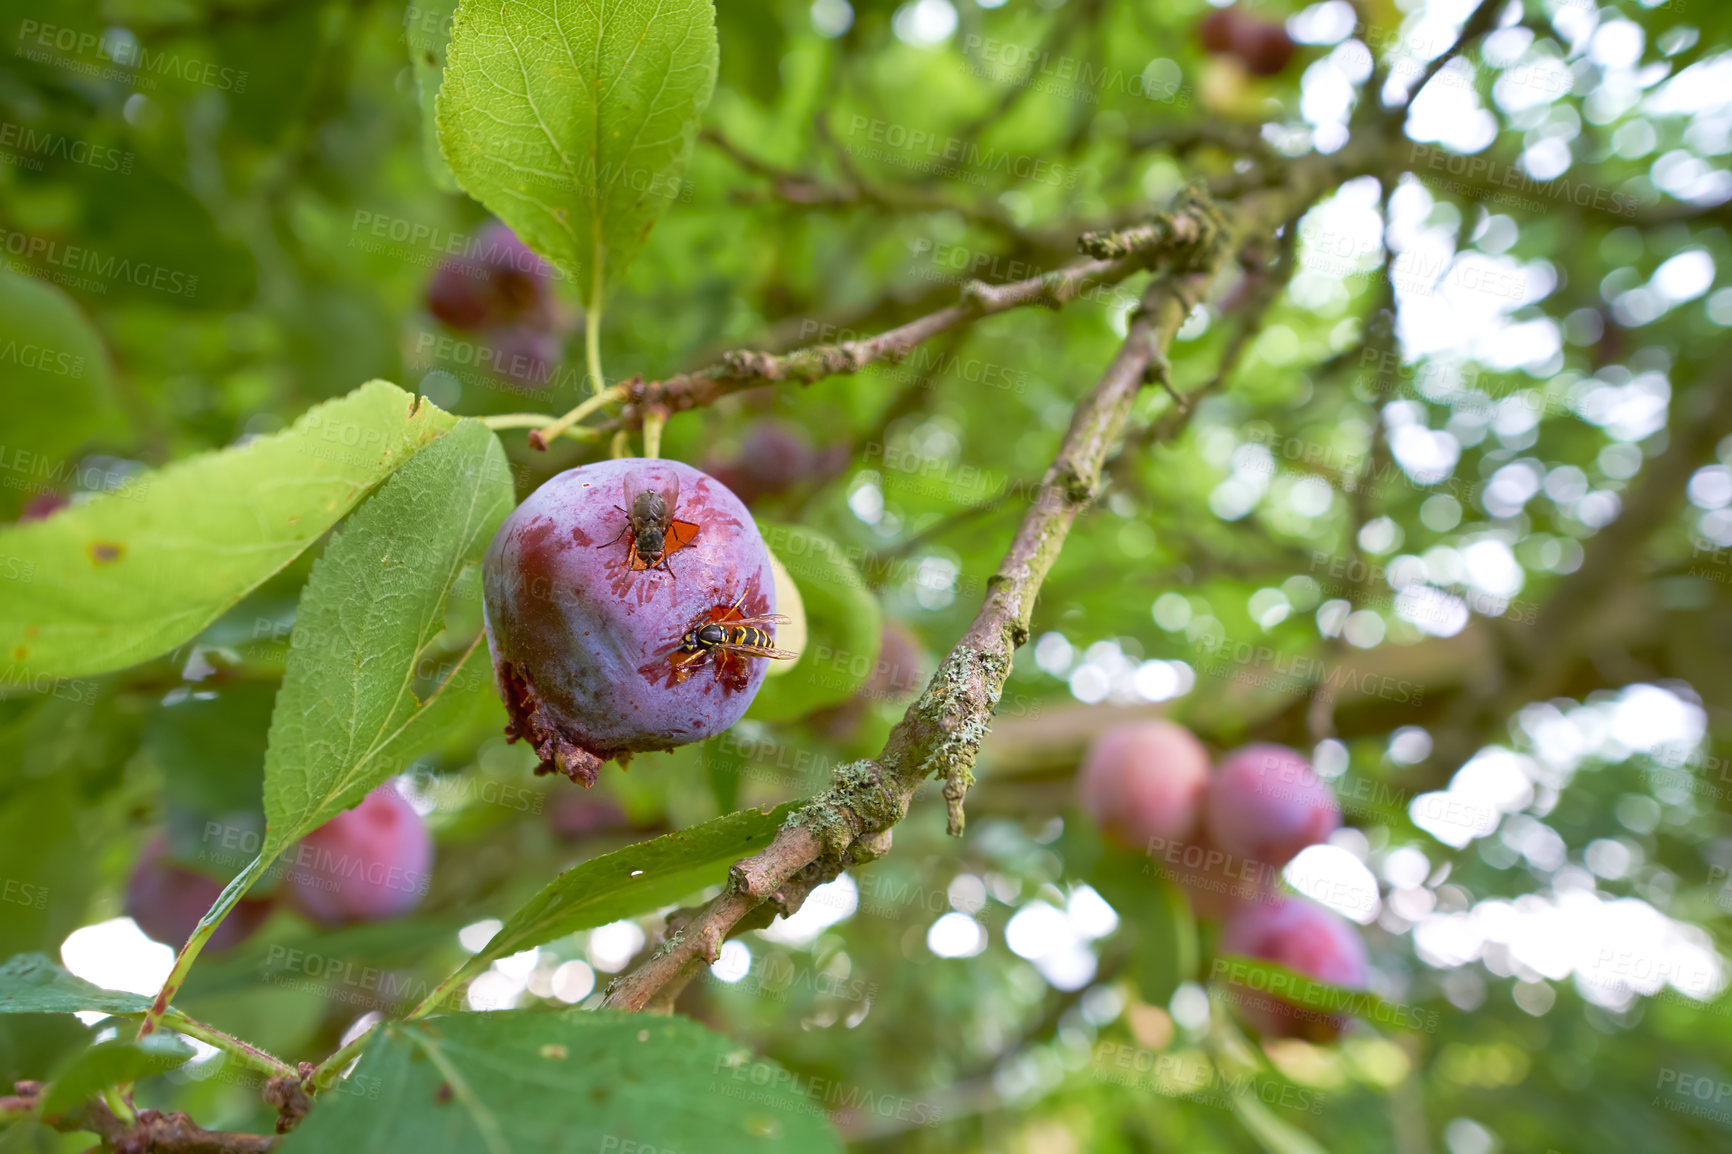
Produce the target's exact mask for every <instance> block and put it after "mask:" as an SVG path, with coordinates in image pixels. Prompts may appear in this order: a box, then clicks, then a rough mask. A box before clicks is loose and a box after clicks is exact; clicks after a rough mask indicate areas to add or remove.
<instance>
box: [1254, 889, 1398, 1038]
mask: <svg viewBox="0 0 1732 1154" xmlns="http://www.w3.org/2000/svg"><path fill="white" fill-rule="evenodd" d="M1220 952H1221V953H1223V954H1243V955H1245V956H1246V957H1250V958H1261V959H1262V960H1264V961H1268V962H1275V963H1276V964H1278V965H1282V966H1286V967H1287V968H1288V969H1290V970H1295V971H1297V972H1298V973H1301V974H1304V975H1305V976H1307V977H1310V978H1315V979H1317V980H1318V981H1320V982H1328V983H1329V984H1330V985H1333V986H1343V987H1345V988H1347V989H1351V990H1363V989H1365V988H1366V986H1367V985H1369V984H1370V978H1371V970H1370V964H1369V963H1368V962H1367V961H1366V957H1365V942H1364V941H1363V940H1362V939H1361V938H1360V936H1359V931H1358V930H1357V929H1355V928H1354V927H1353V926H1352V925H1350V924H1349V923H1348V922H1347V921H1346V920H1345V919H1343V918H1341V917H1339V916H1337V915H1336V914H1333V913H1331V912H1329V911H1328V910H1326V909H1324V908H1323V907H1321V906H1317V905H1313V904H1312V903H1311V902H1308V901H1305V900H1304V899H1302V898H1280V899H1277V900H1274V901H1271V902H1260V903H1256V904H1252V905H1247V906H1244V907H1242V908H1241V909H1240V910H1239V911H1238V912H1237V913H1235V914H1234V915H1233V916H1232V918H1230V919H1229V920H1228V922H1227V925H1226V927H1225V928H1224V929H1223V930H1222V931H1221V942H1220ZM1227 973H1228V974H1229V978H1230V976H1231V973H1232V971H1231V963H1229V964H1228V970H1227ZM1229 988H1230V990H1231V994H1232V998H1233V1001H1234V1003H1235V1004H1236V1005H1237V1006H1238V1007H1239V1010H1240V1015H1241V1016H1242V1017H1243V1018H1244V1019H1245V1021H1246V1022H1247V1023H1248V1024H1250V1025H1251V1026H1252V1027H1254V1028H1255V1029H1256V1030H1257V1032H1258V1033H1260V1034H1262V1035H1263V1036H1264V1037H1265V1038H1304V1039H1306V1040H1307V1041H1312V1042H1327V1041H1330V1040H1332V1039H1334V1038H1335V1037H1337V1036H1338V1035H1340V1033H1341V1031H1342V1029H1343V1028H1344V1027H1345V1026H1346V1024H1347V1019H1346V1018H1345V1017H1344V1016H1343V1015H1340V1014H1327V1013H1323V1012H1322V1011H1320V1010H1318V1009H1315V1008H1308V1007H1307V1006H1305V1005H1304V1004H1302V1003H1303V999H1301V1004H1295V1003H1294V1002H1292V1001H1289V1000H1287V999H1285V998H1281V997H1278V996H1276V995H1275V994H1274V993H1273V992H1271V991H1269V990H1268V989H1264V990H1257V989H1254V988H1252V987H1251V986H1249V985H1246V984H1243V983H1237V982H1230V986H1229Z"/></svg>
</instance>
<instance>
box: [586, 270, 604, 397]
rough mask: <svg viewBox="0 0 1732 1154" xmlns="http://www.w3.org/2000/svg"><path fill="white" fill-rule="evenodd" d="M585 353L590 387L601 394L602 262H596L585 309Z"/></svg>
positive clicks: (602, 378)
mask: <svg viewBox="0 0 1732 1154" xmlns="http://www.w3.org/2000/svg"><path fill="white" fill-rule="evenodd" d="M583 355H584V359H585V361H587V362H588V364H589V387H590V388H591V389H593V390H594V391H595V392H596V393H597V394H600V392H601V391H602V389H603V388H604V387H605V386H604V385H603V384H602V382H603V381H604V380H605V379H606V378H604V377H603V376H602V375H601V262H600V261H599V260H598V261H596V262H595V279H594V282H593V283H592V284H591V285H590V290H589V307H588V308H586V309H584V310H583Z"/></svg>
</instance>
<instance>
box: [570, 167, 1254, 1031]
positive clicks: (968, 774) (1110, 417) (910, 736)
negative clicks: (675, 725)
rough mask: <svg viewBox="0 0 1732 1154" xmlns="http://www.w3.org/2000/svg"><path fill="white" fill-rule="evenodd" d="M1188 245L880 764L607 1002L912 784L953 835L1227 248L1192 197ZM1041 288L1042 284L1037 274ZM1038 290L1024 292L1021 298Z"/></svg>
mask: <svg viewBox="0 0 1732 1154" xmlns="http://www.w3.org/2000/svg"><path fill="white" fill-rule="evenodd" d="M1179 211H1182V212H1186V213H1195V214H1197V215H1198V216H1199V218H1200V219H1199V220H1198V221H1197V222H1196V224H1197V228H1196V232H1195V235H1197V236H1198V237H1201V238H1207V241H1208V244H1207V248H1208V251H1206V252H1204V251H1201V250H1199V251H1198V252H1195V253H1192V254H1187V259H1185V260H1183V261H1182V262H1180V263H1182V265H1183V270H1182V271H1175V272H1172V273H1170V274H1168V275H1165V276H1162V277H1159V278H1157V279H1156V280H1155V281H1154V282H1152V283H1151V284H1150V285H1149V288H1148V290H1147V291H1146V292H1145V293H1144V295H1143V300H1142V305H1141V307H1140V308H1139V309H1138V311H1137V313H1136V315H1135V317H1134V318H1133V320H1132V321H1131V325H1130V330H1129V332H1128V334H1127V335H1126V337H1125V341H1124V344H1123V345H1122V346H1121V347H1120V349H1119V351H1118V354H1117V355H1116V356H1115V357H1114V358H1113V360H1112V363H1111V364H1110V365H1108V366H1107V369H1106V372H1105V373H1104V374H1103V375H1102V376H1101V379H1100V381H1099V382H1098V383H1097V384H1096V385H1095V387H1094V388H1093V390H1092V391H1090V393H1089V394H1088V395H1087V396H1086V397H1085V398H1084V399H1083V400H1082V401H1081V402H1080V403H1079V404H1078V405H1077V409H1076V412H1075V413H1074V414H1073V416H1072V418H1071V423H1070V428H1069V429H1068V430H1067V431H1066V432H1065V436H1064V440H1063V442H1062V443H1061V444H1060V446H1059V450H1058V455H1057V456H1056V457H1055V458H1054V460H1053V462H1052V464H1051V466H1050V467H1049V468H1048V469H1047V471H1046V475H1045V477H1044V478H1043V479H1042V483H1041V488H1040V490H1039V493H1038V496H1037V498H1036V500H1035V501H1034V503H1033V505H1032V506H1031V507H1030V508H1029V510H1028V512H1027V513H1026V514H1025V515H1024V517H1023V521H1022V525H1021V527H1020V528H1019V529H1018V531H1017V534H1016V537H1015V539H1014V540H1013V541H1012V543H1011V547H1010V550H1009V552H1008V553H1007V554H1006V555H1005V557H1004V560H1003V561H1002V562H1001V563H1000V565H999V568H998V573H997V575H995V576H994V577H993V578H992V580H991V581H990V582H988V587H987V595H986V599H985V601H984V603H983V604H982V605H981V607H980V610H979V612H978V613H977V614H976V615H975V618H974V622H973V624H971V625H970V626H969V628H968V630H967V632H965V633H964V634H963V636H962V639H961V640H960V641H958V642H957V644H956V646H955V647H954V648H953V649H952V650H951V651H950V653H949V654H948V655H947V656H946V657H945V659H944V661H943V663H942V664H941V665H940V666H939V669H938V672H937V674H936V675H935V676H934V677H933V679H932V682H931V683H930V684H929V685H928V686H927V688H926V691H925V693H923V694H922V695H921V697H920V699H919V700H918V701H917V702H915V703H914V705H913V706H911V707H910V708H909V710H908V712H907V714H906V715H905V716H904V717H903V719H902V720H901V722H899V723H898V724H897V726H896V728H895V729H893V730H892V731H891V733H890V737H889V740H888V741H887V742H886V743H885V746H884V749H883V751H882V752H881V753H880V754H879V755H878V757H877V758H876V759H869V760H864V761H858V762H854V763H852V764H849V765H845V766H842V767H840V768H838V769H837V770H836V773H835V778H834V784H833V785H832V786H831V787H830V788H829V789H828V790H826V791H825V792H824V793H822V794H820V795H818V796H817V797H816V798H814V799H813V800H812V801H810V802H808V803H807V804H806V805H805V806H803V807H801V809H800V810H798V811H797V812H796V813H795V814H794V815H793V816H792V817H791V818H790V819H789V821H788V822H787V823H786V824H785V825H783V827H782V828H781V829H780V830H779V831H778V832H777V834H776V837H775V839H774V840H772V841H771V843H770V844H769V845H768V846H766V847H765V848H764V849H763V850H761V851H760V852H759V853H757V854H755V855H753V856H752V857H749V858H746V859H744V860H742V861H739V862H736V863H735V864H734V867H733V869H732V870H731V871H730V877H729V881H728V885H727V887H726V888H725V889H724V890H723V891H722V892H721V893H720V894H718V895H717V896H716V897H715V898H714V899H712V900H711V901H710V902H709V904H708V905H706V906H704V907H703V908H702V909H701V910H699V911H697V912H696V913H695V914H693V915H692V916H691V917H689V918H686V919H682V921H681V923H680V924H679V925H678V927H677V928H673V929H672V932H671V933H670V934H669V936H668V938H667V940H666V941H664V942H663V944H662V945H661V947H660V948H658V949H657V950H656V951H655V952H654V953H652V954H651V955H650V956H649V957H648V958H646V959H645V960H644V961H643V962H642V963H640V964H639V965H638V966H636V967H635V968H633V969H632V970H630V971H628V972H627V973H625V974H624V975H622V976H621V977H619V978H617V979H615V981H614V982H613V983H612V984H611V985H610V986H609V987H608V990H607V994H606V997H605V999H604V1002H603V1004H604V1005H606V1006H611V1007H615V1008H621V1009H627V1010H641V1009H643V1008H644V1007H645V1006H647V1005H649V1004H651V1002H652V1001H654V1002H656V1003H657V1004H665V1003H666V1002H667V1001H668V1000H669V999H668V998H667V997H666V996H665V995H664V994H663V993H662V991H663V990H664V988H665V987H668V986H669V985H675V984H679V983H683V982H684V981H686V980H689V978H690V976H691V975H692V974H694V973H696V972H697V971H698V969H700V968H701V966H702V963H703V962H705V961H710V962H713V961H714V960H715V959H716V958H717V957H718V956H719V955H720V952H721V946H722V942H723V941H724V940H725V939H726V938H727V936H728V935H729V933H731V932H733V931H734V930H735V929H736V927H738V926H739V925H740V923H741V921H742V919H743V918H745V917H746V916H747V915H748V914H751V913H753V912H754V911H755V910H757V909H758V908H759V907H760V906H761V905H763V904H764V903H766V902H770V903H774V908H775V909H777V910H780V911H781V912H784V913H790V914H791V913H793V912H795V911H796V910H798V908H799V905H800V903H801V902H802V901H804V899H805V895H806V894H807V893H809V892H810V890H811V888H812V886H813V885H815V884H817V883H818V882H820V881H825V880H828V879H830V878H833V877H835V876H836V874H838V873H839V872H841V870H842V869H843V868H845V867H846V866H847V865H850V864H856V863H859V862H860V861H862V860H870V859H872V858H875V857H877V856H879V855H881V854H882V853H884V852H885V851H886V850H887V849H888V848H889V842H890V836H889V831H890V827H891V826H893V825H895V824H896V823H897V822H898V821H900V820H901V819H902V817H903V816H904V815H905V814H906V813H907V812H908V806H909V803H910V801H911V800H912V798H913V796H914V792H915V790H916V789H918V788H919V787H920V785H921V783H922V782H924V781H925V780H926V779H927V778H929V777H934V776H941V777H943V778H944V781H945V785H944V797H945V802H946V806H947V808H948V810H949V814H950V831H951V832H952V833H953V834H958V833H960V832H961V830H962V824H963V819H962V800H963V798H964V797H965V796H966V794H967V791H968V787H969V785H970V784H971V783H972V781H973V774H972V766H973V763H974V759H975V756H976V754H977V753H978V752H979V748H980V742H981V739H982V738H983V737H984V736H985V734H986V730H987V725H988V722H989V721H990V720H991V718H992V714H993V710H994V708H995V707H996V705H997V703H998V698H999V695H1000V694H1001V693H1002V691H1003V688H1004V682H1005V678H1006V677H1008V676H1009V674H1010V665H1011V655H1012V653H1013V652H1014V651H1015V649H1016V648H1017V646H1019V645H1021V644H1022V643H1023V642H1024V641H1026V640H1027V639H1028V635H1029V618H1030V616H1031V615H1032V614H1033V612H1034V601H1035V597H1036V596H1037V595H1038V593H1039V592H1040V587H1041V583H1042V581H1044V580H1045V578H1046V575H1047V573H1048V571H1049V570H1050V569H1051V568H1052V565H1053V562H1054V561H1055V560H1056V559H1057V557H1058V553H1059V549H1060V548H1061V547H1062V545H1063V544H1064V540H1065V536H1066V534H1067V533H1068V532H1069V530H1070V527H1071V525H1072V524H1073V523H1074V522H1075V520H1076V518H1077V515H1078V514H1079V513H1080V512H1081V511H1082V509H1083V508H1084V507H1085V506H1087V504H1088V503H1089V502H1090V501H1091V500H1092V499H1093V498H1094V496H1095V494H1096V492H1097V491H1098V489H1099V487H1100V483H1101V469H1102V466H1103V465H1104V463H1105V461H1106V459H1107V454H1108V453H1109V452H1110V451H1111V450H1112V448H1113V447H1114V446H1115V445H1116V444H1117V443H1118V441H1119V438H1120V435H1121V434H1122V432H1123V430H1124V425H1125V421H1126V420H1127V418H1128V417H1129V415H1130V410H1131V405H1132V402H1133V401H1134V400H1135V399H1136V395H1137V392H1138V390H1140V389H1141V388H1142V386H1143V384H1144V382H1145V381H1146V380H1147V379H1148V377H1149V374H1150V370H1151V368H1152V367H1153V366H1154V365H1155V364H1156V363H1157V361H1163V360H1164V354H1165V351H1166V349H1167V347H1168V345H1169V344H1170V343H1171V341H1172V339H1173V334H1174V333H1176V332H1177V331H1178V329H1179V327H1180V326H1181V325H1182V324H1183V323H1184V321H1185V318H1186V317H1187V316H1188V315H1189V314H1190V312H1191V310H1192V309H1193V308H1195V307H1196V305H1197V302H1198V301H1199V300H1200V299H1201V298H1202V295H1203V293H1204V292H1205V290H1206V289H1207V286H1208V283H1209V281H1210V280H1211V279H1213V277H1214V275H1215V273H1216V272H1217V271H1218V269H1219V268H1220V265H1221V263H1222V260H1223V257H1224V255H1225V252H1226V251H1227V249H1228V247H1229V246H1228V244H1227V242H1226V238H1225V236H1224V233H1225V228H1224V221H1223V220H1222V219H1221V217H1220V215H1219V210H1217V209H1215V208H1214V206H1213V205H1210V204H1208V203H1207V202H1205V201H1201V200H1198V199H1191V200H1188V201H1187V202H1186V204H1185V206H1184V207H1183V208H1181V209H1180V210H1179ZM1040 279H1044V278H1040ZM1042 291H1044V290H1043V288H1042V287H1041V286H1040V285H1039V284H1038V283H1029V282H1025V283H1024V285H1023V286H1022V287H1021V288H1019V289H1018V290H1017V295H1018V297H1024V298H1026V297H1029V296H1033V295H1034V294H1037V293H1040V292H1042Z"/></svg>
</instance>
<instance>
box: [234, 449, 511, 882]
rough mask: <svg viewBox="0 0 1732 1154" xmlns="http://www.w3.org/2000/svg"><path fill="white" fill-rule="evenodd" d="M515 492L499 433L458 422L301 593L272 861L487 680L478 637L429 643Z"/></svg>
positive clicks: (375, 501)
mask: <svg viewBox="0 0 1732 1154" xmlns="http://www.w3.org/2000/svg"><path fill="white" fill-rule="evenodd" d="M513 495H514V494H513V490H512V485H511V474H510V472H509V470H508V469H507V467H506V463H505V450H504V449H503V448H502V447H501V446H500V444H499V439H498V438H497V437H495V436H494V435H493V433H492V432H490V431H489V430H488V429H487V427H486V426H484V425H482V424H481V423H480V422H479V421H461V422H459V423H458V425H457V427H456V428H454V429H453V430H452V431H451V432H450V433H448V434H447V435H446V436H444V437H443V438H441V439H440V440H439V441H437V442H435V443H434V444H433V445H432V446H431V447H429V448H428V449H427V450H426V451H424V452H422V453H420V454H417V455H416V456H415V458H414V459H412V460H411V461H410V462H409V464H408V465H406V466H405V467H404V468H403V469H402V470H401V471H399V472H398V473H397V475H396V476H394V477H392V478H391V480H390V481H389V482H388V483H387V484H386V485H385V487H384V488H383V489H381V490H380V491H379V492H378V494H376V495H375V496H374V497H373V498H372V499H371V500H369V501H368V502H367V503H366V504H365V505H363V506H362V507H361V509H360V510H359V511H358V512H357V513H356V514H355V515H354V516H353V517H352V518H350V519H349V521H348V523H347V524H346V525H344V527H343V529H342V531H341V533H339V534H338V535H337V536H336V537H335V538H333V540H332V541H331V543H330V545H329V546H328V547H327V548H326V549H325V553H324V556H322V557H321V558H320V559H319V562H318V564H316V565H315V566H314V567H313V575H312V577H311V578H309V579H308V581H307V588H306V591H305V592H304V593H303V594H302V595H301V608H300V612H299V613H298V615H297V616H296V619H295V628H294V632H293V633H292V634H291V635H290V649H289V659H288V663H287V665H286V666H285V668H284V672H283V688H282V689H281V691H279V692H278V694H277V704H276V710H275V712H274V713H273V714H272V716H271V732H270V745H269V748H268V749H267V750H266V753H265V821H266V830H267V832H266V837H265V846H264V850H263V856H264V857H266V858H271V857H274V856H275V855H276V854H277V853H279V852H281V851H282V849H283V848H284V847H285V846H287V845H288V844H289V843H291V842H293V841H296V840H297V839H299V838H300V837H301V836H302V835H303V834H306V833H307V832H309V831H310V830H312V829H313V828H315V827H316V826H319V825H321V824H323V823H324V822H326V821H328V820H329V819H330V818H332V817H335V816H336V815H337V814H339V813H341V812H342V811H343V810H345V809H348V808H349V807H351V806H353V805H355V804H357V803H358V802H359V801H360V800H361V799H362V798H363V797H365V796H366V794H367V792H368V791H369V790H371V789H372V788H373V787H374V786H376V785H378V784H379V783H380V782H382V781H384V780H385V779H386V778H388V777H390V776H391V775H392V774H396V773H401V772H403V770H404V769H405V768H407V766H408V764H409V761H410V760H411V759H412V758H413V756H414V755H415V754H417V753H418V752H419V751H420V749H421V747H422V746H424V745H425V744H426V743H428V742H429V741H431V740H432V739H433V737H434V735H435V733H436V731H437V729H438V726H439V724H440V721H441V716H442V711H441V710H440V709H438V708H435V706H436V705H442V704H443V698H444V697H445V696H446V691H447V690H449V689H451V688H452V687H453V686H457V685H463V684H467V683H468V679H470V678H476V677H481V676H485V675H486V668H487V665H488V660H487V652H486V647H485V645H483V644H482V643H481V640H480V638H479V637H478V638H476V640H475V642H474V643H473V644H472V645H471V646H470V647H469V649H468V650H467V651H466V652H465V653H463V654H462V655H461V657H458V656H455V655H453V656H442V655H441V654H440V653H438V652H437V651H436V650H435V649H434V642H435V640H436V639H437V638H438V637H439V636H440V635H441V634H442V633H443V632H444V628H445V625H444V622H445V599H446V594H447V593H448V592H449V591H450V589H451V586H452V584H453V583H454V582H455V581H456V580H457V578H458V576H459V574H461V573H462V571H463V569H464V567H465V566H468V565H471V564H478V563H479V562H480V560H481V554H482V552H483V551H484V550H485V549H486V548H487V543H488V542H489V541H490V540H491V539H492V537H493V533H494V531H495V530H496V529H497V528H498V527H499V523H500V522H501V521H502V520H504V518H505V514H506V513H507V512H508V511H509V510H510V509H511V504H512V499H513ZM428 666H431V667H433V668H434V669H435V671H436V675H435V676H434V677H432V678H429V677H428V676H427V668H428ZM429 682H431V684H430V687H427V688H426V689H425V692H423V693H419V694H418V693H417V692H416V690H417V688H418V686H426V685H427V683H429Z"/></svg>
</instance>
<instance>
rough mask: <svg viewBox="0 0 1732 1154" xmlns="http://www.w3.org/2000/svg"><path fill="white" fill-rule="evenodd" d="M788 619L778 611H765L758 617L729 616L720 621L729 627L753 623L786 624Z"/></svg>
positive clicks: (742, 627) (743, 627) (745, 626)
mask: <svg viewBox="0 0 1732 1154" xmlns="http://www.w3.org/2000/svg"><path fill="white" fill-rule="evenodd" d="M787 623H788V619H787V618H786V617H785V616H783V615H782V614H780V613H765V614H762V615H761V616H758V617H730V618H727V619H726V620H724V621H723V622H722V624H724V625H726V626H727V627H728V628H729V629H733V628H736V627H738V628H741V629H745V628H749V627H751V626H754V625H758V626H762V625H786V624H787Z"/></svg>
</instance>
